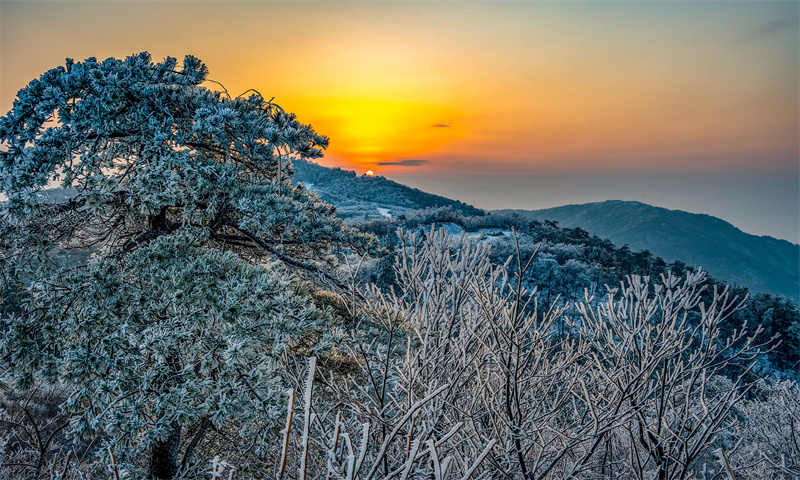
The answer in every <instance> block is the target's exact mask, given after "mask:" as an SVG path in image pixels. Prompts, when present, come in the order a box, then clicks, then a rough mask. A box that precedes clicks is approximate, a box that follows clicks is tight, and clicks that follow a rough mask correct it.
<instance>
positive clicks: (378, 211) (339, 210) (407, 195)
mask: <svg viewBox="0 0 800 480" xmlns="http://www.w3.org/2000/svg"><path fill="white" fill-rule="evenodd" d="M292 164H293V166H294V174H295V176H294V180H295V182H296V183H302V184H304V185H305V186H306V187H308V189H309V190H312V191H316V192H317V195H319V196H320V197H321V198H322V199H323V200H325V201H326V202H328V203H331V204H333V205H336V214H337V215H338V216H339V217H341V218H343V219H344V220H345V221H348V222H361V221H367V220H374V219H378V218H390V217H396V216H399V215H405V214H408V213H411V212H414V211H417V210H421V209H424V208H430V207H450V208H452V209H453V210H455V211H458V212H460V213H462V214H464V215H484V214H485V213H484V211H483V210H480V209H478V208H475V207H473V206H471V205H467V204H466V203H463V202H460V201H458V200H451V199H449V198H445V197H442V196H439V195H434V194H431V193H426V192H423V191H422V190H419V189H416V188H411V187H407V186H405V185H402V184H400V183H397V182H394V181H392V180H389V179H387V178H385V177H381V176H374V177H367V176H358V175H356V172H353V171H349V170H342V169H341V168H328V167H323V166H322V165H318V164H316V163H313V162H309V161H305V160H301V159H297V160H294V161H293V162H292Z"/></svg>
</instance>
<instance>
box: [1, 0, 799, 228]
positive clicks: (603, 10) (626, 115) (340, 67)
mask: <svg viewBox="0 0 800 480" xmlns="http://www.w3.org/2000/svg"><path fill="white" fill-rule="evenodd" d="M799 5H800V4H798V3H797V2H715V3H694V2H693V3H689V2H641V3H632V2H592V3H583V2H568V3H555V2H526V3H522V2H520V3H498V2H486V3H461V2H436V3H413V4H406V3H383V2H381V3H375V2H373V3H341V2H322V3H299V2H294V3H279V2H266V1H249V2H233V1H219V2H188V1H183V2H162V1H147V2H145V1H136V2H134V1H131V2H121V1H120V2H117V1H109V2H75V1H58V2H39V1H24V2H21V1H6V0H3V1H2V2H0V28H2V30H1V31H0V41H1V42H2V45H1V46H0V70H1V71H2V77H1V80H2V85H1V86H0V92H1V93H2V99H1V101H0V107H2V112H3V113H4V112H6V111H8V110H9V109H10V108H11V106H12V101H13V98H14V96H15V94H16V92H17V91H18V90H19V89H20V88H22V87H24V86H25V85H26V84H27V83H28V82H29V81H30V80H32V79H33V78H36V77H38V76H39V75H41V74H42V73H43V72H44V71H46V70H47V69H49V68H53V67H56V66H58V65H63V63H64V59H65V58H67V57H70V58H74V59H75V60H83V59H85V58H87V57H90V56H94V57H97V58H100V59H103V58H106V57H111V56H113V57H124V56H127V55H130V54H133V53H137V52H140V51H144V50H147V51H149V52H151V53H152V54H153V56H154V58H155V59H161V58H163V57H165V56H174V57H178V58H181V57H182V56H184V55H186V54H192V55H195V56H197V57H199V58H201V59H202V60H203V61H205V62H206V63H207V64H208V66H209V68H210V70H211V76H210V78H211V79H213V80H214V81H216V82H220V83H221V84H223V85H224V86H225V87H226V88H227V90H228V91H229V92H230V93H231V94H233V95H236V94H239V93H242V92H244V91H245V90H247V89H250V88H254V89H256V90H258V91H260V92H261V93H262V94H263V95H264V96H265V97H266V98H271V97H273V96H274V97H275V100H274V101H275V102H276V103H278V104H279V105H281V106H282V107H283V108H284V109H286V110H288V111H291V112H295V113H297V114H298V116H299V118H300V119H301V120H302V121H303V122H305V123H310V124H312V125H313V126H314V127H315V129H316V130H317V131H318V132H320V133H322V134H325V135H328V136H330V137H331V147H330V149H329V150H328V152H327V154H326V156H325V158H324V159H323V160H322V161H321V162H320V163H322V164H323V165H326V166H341V167H343V168H347V169H353V170H356V171H358V172H365V171H367V170H372V171H374V172H375V174H376V175H384V176H387V177H389V178H392V179H394V180H397V181H399V182H402V183H406V184H409V185H411V186H418V187H420V188H423V189H425V190H427V191H430V192H432V193H439V194H444V195H447V196H450V197H454V198H458V199H460V200H463V201H466V202H468V203H473V204H475V205H476V206H479V207H483V208H527V209H534V208H544V207H551V206H556V205H561V204H565V203H583V202H588V201H601V200H606V199H625V200H640V201H644V202H646V203H650V204H653V205H658V206H663V207H667V208H679V209H682V210H687V211H691V212H695V213H707V214H711V215H715V216H718V217H720V218H723V219H725V220H727V221H729V222H731V223H733V224H734V225H736V226H737V227H739V228H741V229H743V230H745V231H746V232H749V233H754V234H762V235H772V236H775V237H778V238H784V239H787V240H790V241H792V242H794V243H798V242H800V226H799V225H800V221H798V216H799V215H800V214H799V213H798V203H799V202H800V193H799V192H798V182H799V181H800V179H799V178H798V175H799V174H800V160H799V159H798V158H799V157H800V150H799V147H798V137H799V136H800V133H799V129H800V126H799V124H798V103H799V102H798V88H799V86H798V56H799V54H798V10H799V9H800V7H799ZM209 87H210V88H219V86H218V85H216V84H213V83H209Z"/></svg>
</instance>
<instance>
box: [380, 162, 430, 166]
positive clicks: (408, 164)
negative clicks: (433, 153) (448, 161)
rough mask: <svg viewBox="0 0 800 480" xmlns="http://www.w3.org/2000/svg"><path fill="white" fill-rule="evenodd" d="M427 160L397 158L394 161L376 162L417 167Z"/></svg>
mask: <svg viewBox="0 0 800 480" xmlns="http://www.w3.org/2000/svg"><path fill="white" fill-rule="evenodd" d="M423 163H428V161H427V160H398V161H396V162H378V165H399V166H401V167H419V166H420V165H422V164H423Z"/></svg>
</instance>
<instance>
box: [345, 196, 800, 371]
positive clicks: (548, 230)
mask: <svg viewBox="0 0 800 480" xmlns="http://www.w3.org/2000/svg"><path fill="white" fill-rule="evenodd" d="M358 226H359V228H360V229H361V230H363V231H365V232H368V233H371V234H374V235H376V236H377V237H378V238H379V239H380V240H381V244H382V245H384V246H386V247H390V248H391V247H393V246H395V245H397V243H398V239H397V234H396V232H397V229H398V228H402V229H405V230H411V231H416V232H420V234H422V235H425V234H426V232H428V231H429V230H430V229H431V228H434V227H436V228H445V229H447V230H448V231H449V232H450V233H451V234H452V235H455V236H459V235H462V234H463V235H466V236H467V237H469V238H473V239H476V238H480V239H481V240H482V242H484V243H485V244H487V245H490V246H491V249H490V250H489V251H488V254H489V258H490V259H491V261H492V262H493V263H494V264H497V265H502V264H503V263H505V262H506V260H508V259H509V258H510V257H514V256H515V255H516V254H517V251H516V249H517V247H519V251H520V253H521V255H522V257H523V258H525V259H528V258H531V256H533V257H532V258H533V260H532V262H531V264H530V265H529V267H528V268H527V269H526V271H525V275H524V276H523V279H524V281H525V285H526V286H527V287H528V288H531V289H533V288H534V287H535V288H536V290H537V293H536V297H537V299H538V300H539V302H540V303H541V304H542V305H551V304H553V303H555V304H557V305H562V306H564V307H565V308H566V313H567V314H572V315H575V314H576V311H575V308H576V305H577V304H578V303H580V302H581V301H583V300H584V298H585V295H586V294H588V295H590V296H594V297H597V298H602V297H603V296H604V295H605V293H606V285H608V286H610V287H612V288H615V287H619V286H620V285H621V284H623V283H624V282H625V281H626V280H627V279H628V278H629V277H630V276H631V275H640V276H645V277H648V278H649V279H650V281H651V282H654V283H658V281H659V279H660V277H661V276H662V275H667V274H669V273H670V272H672V273H674V274H676V275H679V274H681V273H682V272H684V271H686V270H687V269H688V270H689V271H695V270H696V269H695V268H694V267H692V266H687V265H686V264H685V263H683V262H681V261H676V262H670V263H667V262H666V261H665V260H664V259H662V258H660V257H656V256H654V255H653V254H652V253H650V252H649V251H647V250H639V251H634V250H632V249H631V248H629V247H628V246H626V245H623V246H621V247H619V246H617V245H615V244H614V243H612V242H611V241H610V240H608V239H603V238H600V237H599V236H597V235H591V234H589V233H588V232H586V231H585V230H583V229H581V228H567V227H562V226H560V225H558V224H557V223H556V222H552V221H544V222H542V221H539V220H527V219H525V218H524V217H522V216H519V215H488V216H484V217H468V216H463V215H462V214H460V213H459V212H455V211H453V210H450V209H429V210H427V211H423V212H418V213H417V214H415V215H412V216H409V217H408V218H406V219H383V220H376V221H372V222H367V223H363V224H360V225H358ZM512 232H513V233H515V234H516V239H515V238H514V235H513V233H512ZM534 252H535V255H534ZM391 264H392V262H391V260H389V259H384V260H382V261H381V264H380V265H379V266H377V267H376V268H375V270H374V272H375V273H373V274H372V275H373V277H372V278H370V280H371V281H374V282H376V283H377V284H378V285H382V286H384V287H387V286H390V285H391V284H392V282H393V281H394V276H393V273H392V270H391ZM509 270H510V271H511V272H514V273H516V271H517V266H516V264H515V263H514V262H512V263H511V264H510V265H509ZM707 282H708V285H709V291H708V292H706V294H705V295H706V300H708V299H709V298H708V296H709V295H710V294H711V291H712V290H713V289H714V288H717V289H723V288H725V287H726V286H727V285H728V283H729V282H725V281H722V280H719V279H717V278H715V277H713V276H710V275H709V276H708V278H707ZM729 288H730V294H731V296H734V297H738V298H740V299H744V298H746V297H747V298H748V302H747V303H746V306H745V308H743V309H742V310H739V311H737V312H736V313H735V314H734V315H733V316H732V317H731V318H730V319H728V322H727V323H726V324H725V325H724V329H725V331H727V332H731V331H733V330H737V329H741V328H743V326H744V325H750V326H751V327H752V326H754V325H760V326H762V327H763V328H764V336H765V338H766V337H769V338H772V337H775V342H774V343H773V344H772V345H773V349H772V351H771V352H770V353H769V354H766V355H765V356H764V357H763V358H762V360H763V363H761V364H760V365H759V368H760V369H762V371H761V373H764V374H767V375H772V374H779V375H780V376H790V377H793V378H797V376H798V373H797V372H798V367H800V323H798V322H800V310H798V307H797V303H796V302H794V301H792V300H790V299H787V298H786V297H781V296H776V295H771V294H768V293H756V292H750V291H748V289H747V288H744V287H742V286H739V285H736V284H731V285H730V287H729ZM561 328H563V325H561Z"/></svg>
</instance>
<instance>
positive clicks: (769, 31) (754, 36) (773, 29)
mask: <svg viewBox="0 0 800 480" xmlns="http://www.w3.org/2000/svg"><path fill="white" fill-rule="evenodd" d="M794 28H797V20H796V19H793V18H780V19H777V20H772V21H769V22H766V23H762V24H761V25H759V26H757V27H756V28H754V29H752V30H750V31H749V32H747V33H746V34H744V35H742V36H741V37H739V40H740V41H748V40H758V39H759V38H764V37H769V36H772V35H778V34H780V33H781V32H783V31H786V30H792V29H794Z"/></svg>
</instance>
